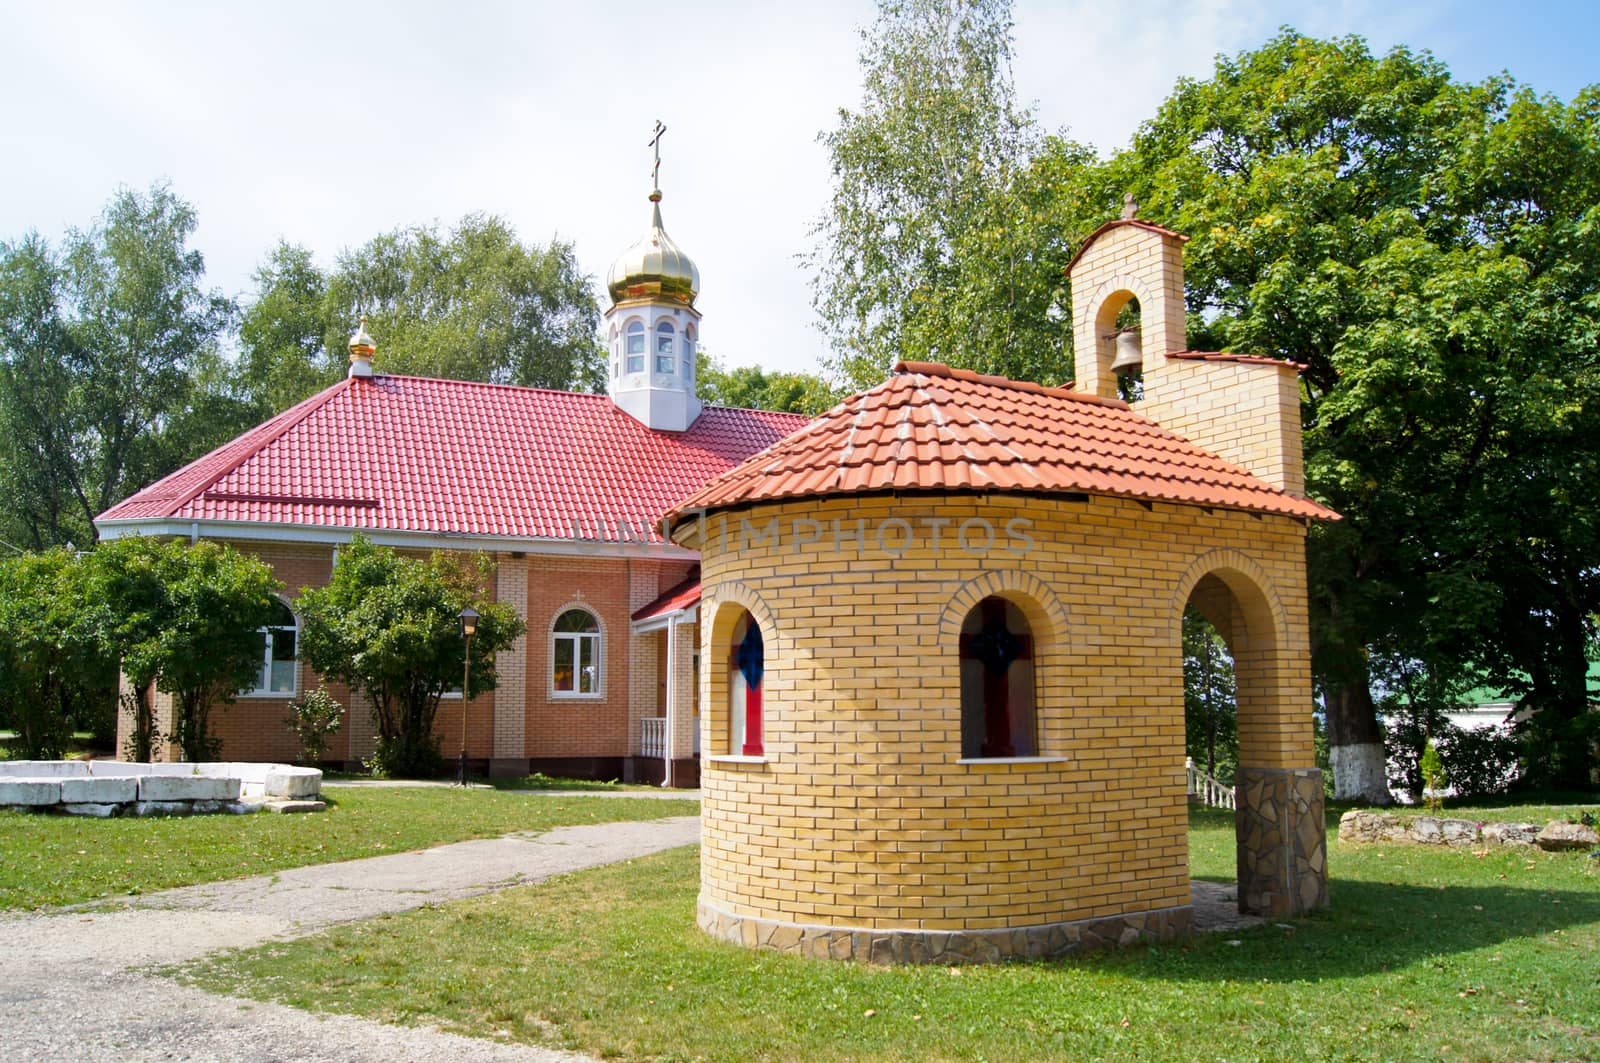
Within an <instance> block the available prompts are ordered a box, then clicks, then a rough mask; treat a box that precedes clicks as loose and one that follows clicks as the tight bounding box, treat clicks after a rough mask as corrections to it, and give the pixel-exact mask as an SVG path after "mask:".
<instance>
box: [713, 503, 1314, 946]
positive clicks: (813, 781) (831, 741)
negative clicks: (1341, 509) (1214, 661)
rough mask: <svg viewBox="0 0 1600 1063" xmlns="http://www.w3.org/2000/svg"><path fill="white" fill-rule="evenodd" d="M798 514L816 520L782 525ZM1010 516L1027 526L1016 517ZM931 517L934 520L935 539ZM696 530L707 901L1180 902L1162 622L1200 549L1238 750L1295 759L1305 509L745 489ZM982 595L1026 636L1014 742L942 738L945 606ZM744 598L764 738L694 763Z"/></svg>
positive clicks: (967, 914) (959, 917) (953, 636)
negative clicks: (1010, 749) (1030, 705)
mask: <svg viewBox="0 0 1600 1063" xmlns="http://www.w3.org/2000/svg"><path fill="white" fill-rule="evenodd" d="M774 518H776V519H777V520H778V521H779V526H778V531H779V535H778V536H777V538H776V541H774V540H772V539H766V540H761V539H760V536H759V534H757V535H755V536H752V537H746V538H745V539H744V540H743V541H741V538H740V522H741V519H747V520H749V521H750V523H751V527H752V528H753V529H754V530H755V531H756V532H757V533H760V532H765V531H766V530H768V528H767V525H768V522H769V521H770V520H772V519H774ZM896 518H897V519H899V520H903V521H906V522H907V523H908V524H909V525H910V526H911V530H912V533H913V534H912V537H911V541H910V543H909V544H908V545H906V546H905V548H904V549H903V550H902V549H898V548H899V547H900V546H901V545H902V544H903V543H904V540H905V536H904V533H903V529H902V528H901V527H900V526H893V527H892V530H891V531H890V532H889V533H888V534H887V535H886V536H885V542H883V543H880V542H879V540H878V536H877V535H876V534H875V530H876V529H877V528H878V527H879V526H880V524H881V522H883V521H885V520H890V519H896ZM806 519H814V520H816V521H819V522H820V523H821V526H822V527H823V529H825V530H824V533H823V535H822V536H821V539H820V540H819V541H815V542H807V541H805V540H806V539H808V538H810V537H811V536H810V534H809V532H810V527H811V526H810V525H805V524H802V526H801V530H800V532H799V533H798V534H797V533H796V530H795V529H794V525H793V522H794V521H796V520H802V521H804V520H806ZM836 520H837V521H838V522H839V525H838V527H839V529H840V531H841V532H842V533H843V541H841V542H837V543H836V542H835V541H834V534H833V528H834V523H833V522H834V521H836ZM1013 520H1020V521H1024V522H1027V523H1026V524H1025V525H1019V526H1012V527H1014V528H1020V529H1021V530H1022V531H1024V532H1025V534H1026V535H1027V536H1028V537H1030V538H1031V540H1032V542H1031V546H1027V547H1026V548H1025V544H1023V543H1021V542H1020V541H1019V540H1017V539H1014V538H1010V537H1008V535H1007V527H1008V522H1010V521H1013ZM930 521H947V522H948V523H944V524H942V525H941V526H940V527H939V535H940V540H941V541H940V542H939V543H938V544H937V545H935V543H934V541H933V528H934V525H933V524H930V523H929V522H930ZM967 521H986V522H987V524H988V526H989V527H992V528H994V529H995V530H996V533H997V541H996V543H995V544H994V546H993V547H992V548H990V549H989V550H987V551H981V550H978V549H977V547H979V546H981V545H982V543H983V541H984V539H985V536H984V535H983V534H981V533H980V529H981V526H980V525H977V524H973V525H969V526H968V530H969V531H971V532H972V534H970V535H968V536H967V537H966V546H967V547H969V548H970V549H966V548H963V543H962V540H961V536H960V532H961V530H962V526H963V523H964V522H967ZM858 522H860V523H859V524H858ZM703 527H704V535H703V537H701V536H697V535H691V536H690V540H691V542H690V544H692V543H693V542H694V541H700V540H701V539H702V538H703V545H702V565H703V579H704V586H705V592H706V594H705V601H704V604H703V606H702V612H701V620H702V622H701V625H700V626H701V632H702V636H701V637H702V645H701V657H702V661H704V662H705V666H704V667H703V668H702V670H701V684H700V685H701V698H702V706H703V709H704V715H703V717H702V734H701V741H702V751H703V754H704V757H705V759H704V760H703V761H702V784H703V787H704V800H703V805H702V831H703V835H702V845H703V849H702V853H703V856H702V864H701V866H702V891H703V899H704V900H705V901H707V902H709V903H711V904H713V905H715V906H717V907H718V908H720V909H722V910H724V911H727V912H730V913H733V914H735V915H740V916H755V917H759V918H763V919H772V920H781V921H790V922H796V923H808V924H824V925H833V926H841V927H843V926H848V927H866V928H873V929H889V928H897V929H922V930H980V929H990V928H996V927H1007V926H1027V925H1033V924H1039V923H1048V922H1056V921H1069V920H1078V919H1088V918H1097V917H1103V916H1111V915H1116V914H1122V913H1129V912H1140V911H1152V910H1157V909H1163V908H1170V907H1176V906H1183V905H1187V904H1188V903H1189V883H1188V873H1187V822H1188V820H1187V808H1186V802H1185V782H1184V772H1183V757H1184V714H1183V700H1182V699H1183V676H1182V657H1181V648H1180V647H1181V642H1180V620H1181V614H1182V610H1183V607H1184V604H1185V602H1186V601H1187V600H1188V598H1189V595H1190V591H1191V590H1192V589H1193V588H1194V587H1195V585H1196V584H1197V583H1199V582H1200V580H1201V579H1202V577H1204V576H1206V575H1207V574H1208V573H1214V574H1216V575H1217V577H1218V579H1217V580H1216V581H1210V582H1208V584H1207V586H1208V587H1212V591H1211V594H1212V596H1213V597H1215V596H1216V594H1217V592H1216V590H1215V586H1216V585H1219V584H1220V585H1224V586H1226V587H1228V588H1230V591H1229V592H1228V593H1230V594H1232V595H1234V596H1235V597H1236V598H1237V607H1238V608H1237V617H1238V624H1237V627H1238V628H1242V630H1237V629H1236V630H1233V631H1232V634H1233V636H1234V639H1235V644H1236V650H1237V651H1238V653H1239V659H1240V660H1239V670H1240V689H1241V695H1240V723H1239V729H1240V735H1241V762H1242V763H1245V764H1254V765H1259V766H1265V767H1290V766H1309V765H1311V764H1312V763H1313V753H1312V743H1311V719H1310V714H1311V683H1310V668H1309V662H1308V660H1307V628H1306V603H1305V591H1304V528H1303V526H1302V525H1301V524H1300V523H1298V522H1296V521H1293V520H1289V519H1286V518H1271V517H1253V516H1249V515H1246V514H1240V513H1232V512H1225V511H1214V512H1210V513H1207V512H1206V511H1204V510H1201V509H1198V508H1192V507H1181V506H1169V505H1162V504H1157V505H1155V506H1153V508H1146V507H1145V506H1143V505H1140V504H1139V503H1135V502H1131V501H1124V500H1117V499H1107V498H1091V499H1088V500H1084V501H1072V500H1065V499H1043V498H1031V499H1030V498H1017V497H1011V498H997V497H986V496H948V497H942V498H941V497H938V496H906V497H901V498H877V499H857V500H850V499H838V498H835V499H827V500H802V501H796V502H790V503H782V504H773V505H764V506H760V507H757V508H756V509H754V510H753V511H749V512H746V513H744V514H733V515H726V516H723V515H717V514H713V515H712V516H710V517H709V518H708V519H707V521H706V523H705V525H704V526H703ZM857 530H860V531H862V532H863V533H864V534H863V535H862V536H861V538H860V539H859V540H855V539H852V538H851V537H850V533H852V532H854V531H857ZM723 531H725V533H726V534H725V535H724V534H721V532H723ZM1240 544H1246V545H1244V546H1241V545H1240ZM885 546H888V547H890V548H892V549H885V548H884V547H885ZM991 593H999V594H1003V595H1005V596H1007V597H1009V598H1011V599H1012V600H1014V601H1016V602H1017V603H1018V604H1019V605H1021V606H1022V608H1023V610H1024V612H1025V613H1026V614H1027V615H1028V617H1029V621H1030V625H1031V627H1032V633H1033V636H1034V638H1035V668H1036V675H1037V679H1036V684H1037V686H1036V690H1037V705H1038V720H1039V724H1038V736H1039V747H1040V754H1041V757H1040V759H1038V760H1035V761H1032V762H1017V763H983V762H967V763H963V762H961V755H960V749H961V742H960V695H959V667H960V666H959V657H958V642H959V629H960V624H961V621H962V619H963V618H964V617H965V615H966V613H967V612H968V611H969V610H970V609H971V608H972V607H973V606H974V605H975V604H976V603H977V602H978V601H980V600H981V599H982V598H983V597H985V596H986V595H988V594H991ZM740 608H745V609H748V610H750V611H751V613H752V614H753V615H755V616H756V618H757V619H758V620H759V621H760V623H761V624H762V627H763V635H764V638H765V645H766V669H767V671H766V678H765V681H764V685H763V695H764V703H765V739H766V741H765V757H764V759H763V760H761V761H758V762H747V761H740V760H727V759H724V760H717V759H713V758H714V757H715V756H716V755H718V754H726V753H727V750H728V733H727V728H728V703H727V702H728V689H727V664H726V661H727V657H728V648H729V640H730V636H731V630H732V627H733V624H734V622H735V620H736V618H737V615H738V612H739V609H740Z"/></svg>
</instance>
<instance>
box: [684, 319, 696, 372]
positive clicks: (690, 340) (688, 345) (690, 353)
mask: <svg viewBox="0 0 1600 1063" xmlns="http://www.w3.org/2000/svg"><path fill="white" fill-rule="evenodd" d="M683 379H684V380H685V381H687V382H691V383H692V382H693V381H694V326H693V325H690V326H688V327H687V328H685V329H684V330H683Z"/></svg>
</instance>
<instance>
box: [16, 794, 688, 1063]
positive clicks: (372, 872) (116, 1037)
mask: <svg viewBox="0 0 1600 1063" xmlns="http://www.w3.org/2000/svg"><path fill="white" fill-rule="evenodd" d="M699 840H700V821H699V819H698V818H695V817H678V818H674V819H660V820H653V821H650V822H643V823H607V824H597V825H594V826H583V827H561V828H557V829H555V830H552V831H549V832H546V833H543V834H537V835H510V836H507V837H504V838H496V839H490V840H484V841H471V842H460V843H457V844H455V845H441V846H437V847H435V848H433V849H425V850H422V851H419V852H413V853H396V854H393V855H389V856H378V857H372V858H370V859H365V860H350V861H346V862H344V863H338V864H321V865H318V866H315V867H302V868H294V869H292V870H288V871H280V872H278V873H276V874H273V875H260V876H257V877H254V878H247V879H236V880H234V881H231V882H215V883H209V884H206V885H202V886H187V887H184V888H182V889H176V890H168V891H165V892H162V893H153V894H150V895H149V896H146V897H140V898H137V899H135V900H133V901H132V902H130V903H131V906H130V907H128V908H127V909H125V910H124V909H119V910H111V909H95V908H86V909H78V910H68V911H57V912H52V913H46V914H24V915H6V916H0V1013H3V1014H4V1015H5V1016H6V1029H5V1033H4V1034H3V1035H0V1061H10V1060H19V1061H20V1060H30V1061H31V1060H39V1059H50V1058H58V1059H74V1060H116V1061H119V1063H122V1061H129V1060H153V1059H161V1060H219V1059H226V1060H239V1061H244V1063H256V1061H260V1063H267V1061H279V1060H319V1061H320V1060H327V1061H334V1063H347V1061H348V1063H355V1061H368V1060H370V1061H374V1063H376V1061H380V1060H382V1061H389V1060H424V1059H437V1058H448V1059H450V1060H451V1061H452V1063H478V1061H496V1063H498V1061H512V1060H519V1061H525V1060H536V1061H553V1060H581V1059H585V1058H587V1057H583V1056H576V1055H572V1054H570V1053H564V1052H554V1051H549V1050H544V1049H536V1048H528V1047H524V1046H517V1045H502V1044H497V1043H495V1042H492V1041H487V1040H480V1039H477V1038H469V1037H459V1036H456V1035H453V1034H445V1033H440V1032H438V1031H436V1030H423V1029H412V1028H408V1027H402V1026H389V1025H385V1024H383V1023H378V1022H373V1021H371V1020H368V1019H358V1018H352V1017H348V1016H318V1015H313V1014H310V1013H308V1012H303V1011H299V1010H297V1009H294V1008H286V1007H281V1006H279V1005H275V1004H261V1003H256V1002H254V1001H246V1000H240V999H237V998H233V997H222V996H214V995H212V994H209V993H206V992H203V991H201V990H198V989H191V988H188V987H185V986H179V985H176V984H174V983H172V982H170V981H167V980H165V979H162V978H157V977H154V976H152V975H149V974H146V973H143V972H141V971H140V969H139V968H141V967H144V966H147V965H152V964H170V963H181V962H184V961H186V960H191V959H194V958H196V957H198V956H202V955H204V954H205V953H208V952H212V951H215V950H218V949H233V948H244V947H248V946H251V945H257V944H260V943H262V942H265V941H271V940H281V939H285V938H292V937H298V936H301V935H304V934H309V933H312V932H314V931H317V930H320V929H322V928H324V927H327V926H330V925H333V924H335V923H343V922H350V921H353V920H357V919H370V918H373V917H374V916H378V915H383V914H386V913H389V912H402V911H407V910H409V909H412V908H419V907H421V906H423V905H425V904H438V903H441V902H444V901H452V900H459V899H461V898H463V897H471V896H475V895H478V894H482V893H488V892H490V891H492V890H497V889H504V888H506V887H508V886H516V885H523V884H526V883H530V882H538V881H540V880H541V879H545V878H548V877H550V876H551V875H558V874H563V873H565V872H569V871H579V870H582V869H584V868H589V867H597V866H599V865H602V864H609V863H614V862H616V861H618V860H627V859H631V858H634V857H638V856H645V855H648V854H650V853H655V852H660V851H662V850H664V849H673V848H677V847H679V846H683V845H693V844H695V843H696V842H698V841H699Z"/></svg>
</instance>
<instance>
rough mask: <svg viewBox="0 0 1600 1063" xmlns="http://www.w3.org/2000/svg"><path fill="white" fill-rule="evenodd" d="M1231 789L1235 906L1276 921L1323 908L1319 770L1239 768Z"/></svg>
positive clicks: (1324, 841)
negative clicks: (1236, 876)
mask: <svg viewBox="0 0 1600 1063" xmlns="http://www.w3.org/2000/svg"><path fill="white" fill-rule="evenodd" d="M1234 792H1235V795H1236V801H1237V807H1236V810H1235V812H1234V819H1235V823H1236V827H1237V831H1236V833H1237V836H1238V857H1239V910H1240V911H1241V912H1247V913H1250V914H1255V915H1265V916H1271V917H1273V918H1279V919H1281V918H1286V917H1288V916H1293V915H1300V914H1302V913H1304V912H1312V911H1316V910H1317V909H1319V908H1326V907H1327V906H1328V841H1327V822H1326V819H1325V818H1324V814H1323V807H1322V772H1321V771H1319V770H1317V769H1316V768H1246V767H1240V768H1239V769H1238V772H1237V774H1236V776H1235V784H1234Z"/></svg>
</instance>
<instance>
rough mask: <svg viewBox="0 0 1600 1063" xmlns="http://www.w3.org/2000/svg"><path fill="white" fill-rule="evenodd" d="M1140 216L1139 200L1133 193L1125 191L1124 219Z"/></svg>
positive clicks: (1123, 199) (1123, 202)
mask: <svg viewBox="0 0 1600 1063" xmlns="http://www.w3.org/2000/svg"><path fill="white" fill-rule="evenodd" d="M1138 216H1139V201H1138V200H1137V199H1134V198H1133V193H1132V192H1128V193H1125V194H1124V195H1123V197H1122V220H1123V221H1132V220H1133V219H1135V218H1137V217H1138Z"/></svg>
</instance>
